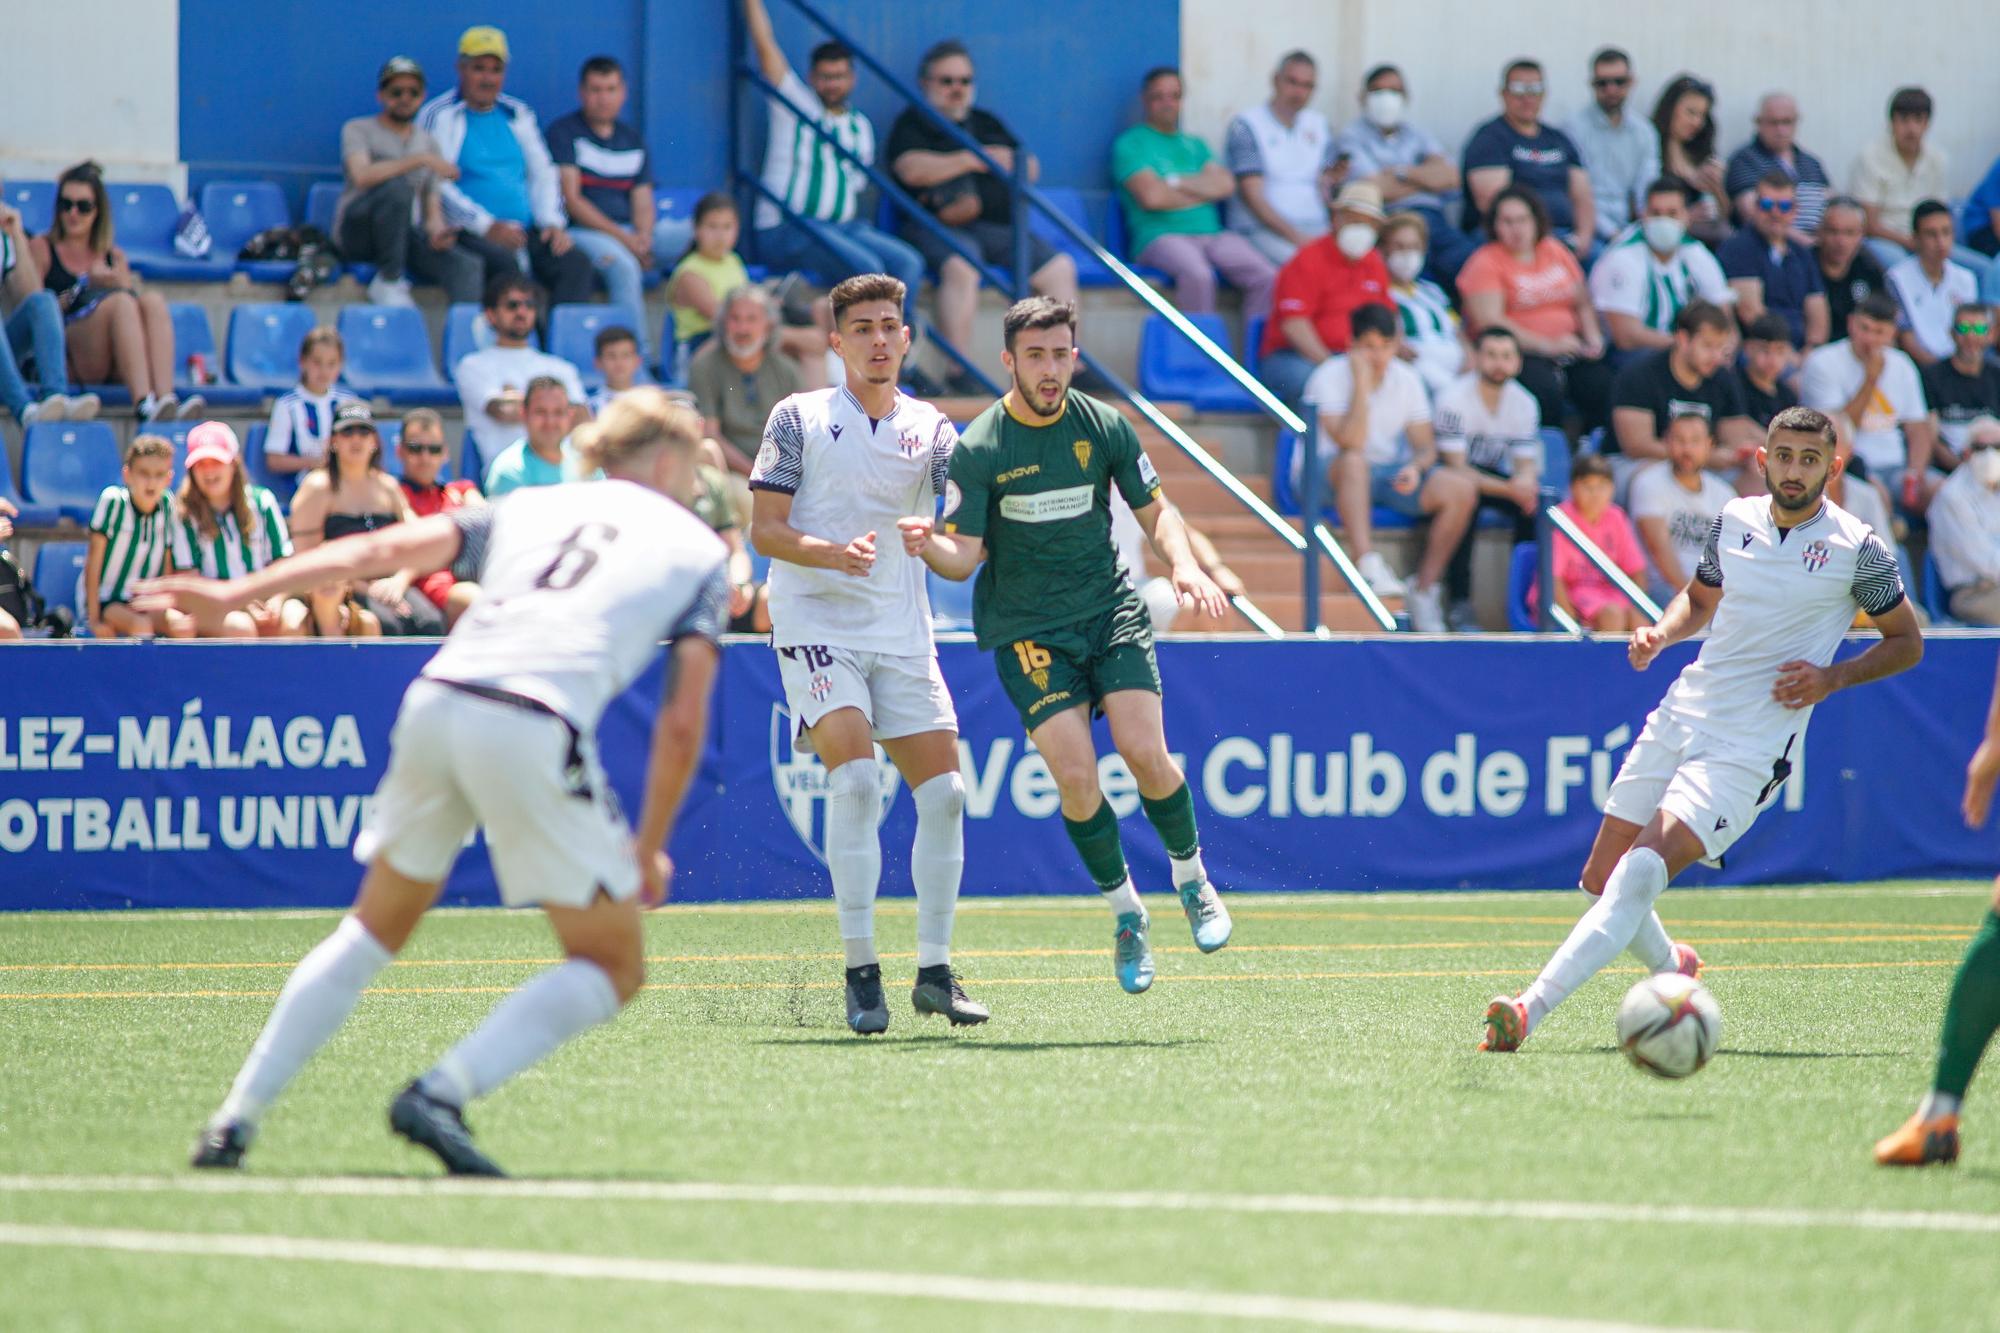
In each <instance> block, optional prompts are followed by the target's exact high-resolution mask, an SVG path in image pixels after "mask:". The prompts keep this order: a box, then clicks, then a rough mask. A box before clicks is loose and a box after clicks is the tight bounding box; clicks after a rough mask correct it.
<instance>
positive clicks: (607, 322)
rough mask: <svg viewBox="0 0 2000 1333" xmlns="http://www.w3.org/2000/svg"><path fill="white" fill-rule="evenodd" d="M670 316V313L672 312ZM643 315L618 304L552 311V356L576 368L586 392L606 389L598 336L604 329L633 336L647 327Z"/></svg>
mask: <svg viewBox="0 0 2000 1333" xmlns="http://www.w3.org/2000/svg"><path fill="white" fill-rule="evenodd" d="M670 313H671V312H670ZM643 318H644V317H643V316H641V315H639V314H637V313H635V312H633V311H630V310H626V309H623V308H621V307H619V306H615V305H598V304H595V303H594V302H592V303H586V302H575V303H572V304H569V305H559V306H556V307H554V308H553V309H551V310H550V311H549V354H550V355H551V356H559V357H561V358H562V359H563V360H565V361H567V362H569V363H570V364H571V365H573V366H575V367H576V373H577V374H578V375H580V376H582V377H583V387H584V388H585V389H586V390H590V389H601V388H603V387H604V376H603V374H602V373H601V372H600V371H599V370H598V369H597V365H596V361H597V350H596V348H595V347H594V346H593V344H594V343H595V342H596V339H597V335H598V334H599V333H600V332H602V331H603V330H605V329H615V328H620V327H623V328H627V329H630V330H631V331H632V332H633V334H634V335H637V333H638V332H639V330H640V329H641V328H643V327H644V323H643Z"/></svg>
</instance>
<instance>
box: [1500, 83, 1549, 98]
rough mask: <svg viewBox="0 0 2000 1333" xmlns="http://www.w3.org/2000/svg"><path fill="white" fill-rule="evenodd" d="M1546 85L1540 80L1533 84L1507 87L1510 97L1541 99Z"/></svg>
mask: <svg viewBox="0 0 2000 1333" xmlns="http://www.w3.org/2000/svg"><path fill="white" fill-rule="evenodd" d="M1544 86H1545V85H1544V84H1543V83H1542V81H1541V80H1540V79H1537V80H1535V82H1533V83H1510V84H1508V85H1507V95H1508V96H1509V97H1540V96H1541V95H1542V89H1543V87H1544Z"/></svg>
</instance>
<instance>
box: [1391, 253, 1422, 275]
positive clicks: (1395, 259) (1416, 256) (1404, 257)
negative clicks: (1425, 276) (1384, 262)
mask: <svg viewBox="0 0 2000 1333" xmlns="http://www.w3.org/2000/svg"><path fill="white" fill-rule="evenodd" d="M1388 262H1389V276H1390V277H1392V278H1394V279H1395V280H1396V281H1397V282H1415V281H1416V280H1417V274H1419V273H1422V272H1423V271H1424V252H1423V251H1421V250H1398V251H1396V252H1395V253H1394V254H1392V255H1390V256H1389V257H1388Z"/></svg>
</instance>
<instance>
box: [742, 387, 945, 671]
mask: <svg viewBox="0 0 2000 1333" xmlns="http://www.w3.org/2000/svg"><path fill="white" fill-rule="evenodd" d="M957 444H958V431H957V430H956V429H955V428H954V427H953V426H952V424H951V422H950V421H949V420H947V419H946V417H945V415H944V413H942V412H940V411H938V410H937V409H936V408H935V407H932V406H931V405H930V404H929V403H925V402H920V401H918V400H917V399H915V398H911V397H909V396H907V395H905V394H898V395H897V396H896V406H895V408H894V410H892V411H891V412H890V413H889V415H888V416H886V417H884V418H882V420H880V421H876V422H871V421H870V420H869V419H868V413H867V412H866V411H865V410H864V409H863V408H862V406H861V404H860V402H859V401H857V400H856V399H855V397H854V395H853V394H852V393H849V392H848V391H847V389H846V388H845V387H841V388H835V389H815V390H813V391H812V392H810V393H795V394H793V395H792V396H791V397H789V398H787V399H785V400H784V401H783V402H781V403H779V404H778V405H777V406H776V407H775V408H773V409H771V417H770V420H769V421H768V422H767V423H766V424H765V426H764V443H763V445H762V447H761V448H759V449H758V451H757V463H756V466H755V467H753V468H752V469H751V471H750V488H751V489H752V490H766V491H781V492H783V493H785V494H787V495H790V496H791V497H792V517H791V524H792V526H793V527H794V528H797V529H798V530H799V531H800V532H803V533H806V534H808V535H810V536H814V537H819V538H823V539H824V540H826V541H830V542H832V543H834V544H835V545H837V546H845V545H847V544H848V543H849V542H851V541H853V540H854V539H855V538H856V537H861V536H865V535H866V534H868V533H870V532H872V533H874V534H875V565H874V567H873V568H872V569H871V570H870V571H869V573H868V576H867V577H866V578H856V577H855V576H854V575H852V574H844V573H842V572H840V571H839V570H833V569H816V568H808V567H807V566H805V565H794V564H791V563H789V562H787V561H783V560H774V561H772V562H771V575H770V582H769V587H770V590H771V630H772V632H771V643H772V646H773V647H777V648H795V647H800V646H804V645H808V644H813V645H820V646H824V647H829V648H851V649H853V650H855V651H857V652H875V653H889V654H892V655H895V656H900V657H919V656H924V655H927V654H929V653H932V652H934V651H936V649H935V647H934V645H933V644H932V641H931V599H930V592H929V590H928V589H927V588H926V586H925V583H924V573H925V566H924V562H923V561H922V560H920V559H911V558H910V557H909V556H907V555H904V554H903V539H902V535H901V534H900V533H899V532H897V530H896V520H897V519H900V518H909V517H912V516H922V517H924V518H929V517H930V516H931V515H932V514H934V513H935V512H936V503H937V502H936V497H937V496H939V495H941V494H943V492H944V482H945V470H946V467H947V466H948V465H949V463H950V461H951V451H952V450H953V449H954V448H955V447H957Z"/></svg>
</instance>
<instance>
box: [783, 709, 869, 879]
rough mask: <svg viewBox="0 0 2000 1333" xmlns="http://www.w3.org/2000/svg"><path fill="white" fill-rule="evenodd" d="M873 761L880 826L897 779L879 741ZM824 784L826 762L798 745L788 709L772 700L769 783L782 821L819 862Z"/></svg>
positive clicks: (821, 856) (822, 849) (823, 841)
mask: <svg viewBox="0 0 2000 1333" xmlns="http://www.w3.org/2000/svg"><path fill="white" fill-rule="evenodd" d="M816 685H817V682H815V686H816ZM875 763H876V766H877V767H878V768H879V769H880V771H881V773H882V807H881V809H880V810H878V811H877V812H876V814H875V823H876V824H877V826H880V825H881V823H882V822H883V821H884V820H886V819H887V818H888V817H889V810H890V807H892V806H894V805H895V804H896V792H897V790H898V786H899V783H898V778H897V773H896V767H895V765H893V764H891V763H890V762H889V756H888V754H887V752H885V751H884V750H883V749H882V747H881V746H879V745H878V746H876V747H875ZM826 784H827V772H826V765H824V764H822V763H821V762H820V761H819V756H818V755H814V754H808V753H806V752H805V751H803V750H800V749H799V748H798V730H797V728H796V727H794V726H793V724H792V713H791V710H790V709H788V708H786V707H785V706H784V705H783V704H781V703H780V704H772V705H771V785H772V786H773V787H774V788H776V789H777V793H778V805H779V807H780V808H782V809H783V810H784V812H785V822H786V823H788V824H790V825H791V826H792V832H794V833H796V834H798V835H799V841H800V842H802V843H804V844H805V845H806V850H807V851H809V852H811V853H812V854H813V856H814V857H816V858H817V859H818V860H819V862H820V864H821V865H824V864H826Z"/></svg>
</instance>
